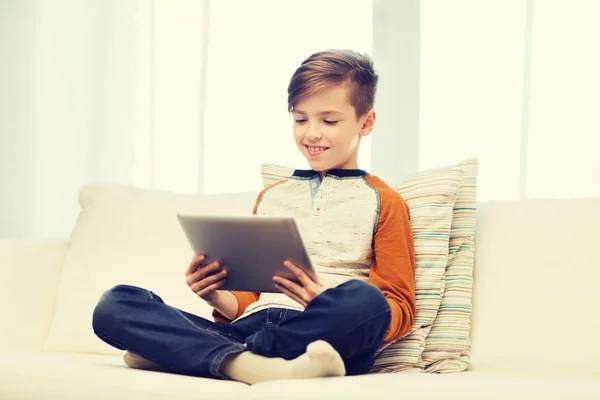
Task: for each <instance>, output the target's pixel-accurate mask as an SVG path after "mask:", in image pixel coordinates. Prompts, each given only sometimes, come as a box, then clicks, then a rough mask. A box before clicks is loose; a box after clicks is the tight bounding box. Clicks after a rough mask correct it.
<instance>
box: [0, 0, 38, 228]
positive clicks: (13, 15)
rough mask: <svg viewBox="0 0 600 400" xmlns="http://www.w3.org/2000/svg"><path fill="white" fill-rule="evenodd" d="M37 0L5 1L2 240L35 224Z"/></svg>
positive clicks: (0, 104) (0, 28)
mask: <svg viewBox="0 0 600 400" xmlns="http://www.w3.org/2000/svg"><path fill="white" fill-rule="evenodd" d="M35 34H36V31H35V2H34V1H25V0H24V1H19V0H15V1H6V0H5V1H0V238H3V237H8V236H27V235H28V234H29V233H30V232H31V231H32V230H33V226H34V217H35V215H34V214H33V212H32V210H33V202H34V198H35V192H34V182H33V177H34V175H35V174H34V169H35V156H34V140H35V136H34V125H35V124H34V122H35V121H34V114H33V108H34V106H33V103H34V75H35V73H34V65H35V59H34V52H33V51H32V49H33V46H34V43H35Z"/></svg>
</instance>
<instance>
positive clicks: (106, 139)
mask: <svg viewBox="0 0 600 400" xmlns="http://www.w3.org/2000/svg"><path fill="white" fill-rule="evenodd" d="M384 3H388V4H387V6H388V7H396V9H402V8H401V7H400V6H398V4H405V5H406V7H404V9H405V10H419V12H420V16H419V13H417V12H415V13H414V15H415V17H414V18H415V19H417V18H418V19H419V20H418V21H414V26H415V27H418V26H419V25H420V28H419V29H418V32H413V35H414V36H413V35H411V33H410V32H407V34H406V35H403V37H402V38H395V39H394V38H390V37H386V40H387V41H388V44H393V42H394V40H397V41H398V42H400V41H404V43H406V41H407V40H414V41H417V40H418V41H419V42H420V56H418V52H411V54H417V56H416V57H414V58H417V59H416V60H411V59H410V57H407V58H406V59H403V58H402V57H397V55H396V56H395V58H394V59H393V60H391V61H390V60H387V59H386V54H385V53H383V54H382V53H379V54H374V55H375V56H376V57H374V58H375V65H376V67H377V65H381V66H385V68H382V69H384V70H385V72H386V74H387V77H383V76H382V80H381V82H382V83H385V84H386V85H387V84H388V83H389V84H394V85H397V87H395V89H396V90H399V91H403V89H405V87H403V85H405V83H406V80H405V81H404V83H403V81H402V79H391V78H390V71H393V69H390V68H389V66H390V65H392V64H393V63H396V65H398V63H403V62H404V63H408V64H407V65H401V68H398V69H397V71H410V70H412V69H414V68H413V67H414V66H417V68H418V71H420V89H419V90H418V91H416V92H415V93H417V94H416V95H415V96H417V97H415V98H414V101H415V102H417V103H418V104H419V108H420V111H419V121H418V124H416V123H415V124H412V123H411V125H410V127H411V128H410V129H403V125H402V123H403V121H398V123H397V128H396V126H395V124H394V123H393V118H398V117H397V116H388V122H386V123H385V124H384V125H381V126H380V127H379V129H377V128H376V129H375V131H374V132H373V139H372V141H373V143H374V144H375V141H379V142H378V143H379V145H378V146H375V145H374V146H373V149H376V153H375V154H372V152H371V140H367V141H366V142H365V143H364V144H363V149H362V152H361V158H360V160H359V162H360V166H361V167H362V168H365V169H368V170H371V168H370V167H371V160H380V159H386V158H385V157H387V158H388V159H389V157H392V158H393V157H399V156H400V157H405V158H407V159H408V158H411V157H412V158H414V159H415V163H414V165H415V168H417V167H416V166H417V165H418V168H420V169H425V168H431V167H437V166H441V165H446V164H451V163H455V162H457V161H459V160H461V159H463V158H465V157H471V156H477V157H478V158H479V159H480V163H481V170H480V175H479V199H480V200H489V199H518V198H529V197H587V196H600V157H598V149H599V148H600V140H599V138H600V118H599V117H598V115H600V113H599V112H598V110H600V74H598V72H597V71H600V44H599V41H600V39H599V38H600V24H598V23H597V21H599V20H600V2H599V1H597V0H422V1H420V2H418V1H417V0H397V1H396V0H355V1H352V2H348V1H345V0H329V1H320V0H306V1H303V2H302V3H301V6H299V3H297V2H291V1H289V2H288V1H280V0H255V1H243V0H219V1H208V0H205V1H200V0H199V1H186V0H103V1H96V0H5V1H3V2H0V56H1V57H2V59H3V62H2V63H1V64H0V74H1V75H2V77H3V78H4V81H5V82H4V90H3V91H2V92H1V93H0V106H1V107H0V117H1V118H0V166H1V168H0V199H2V207H1V208H0V237H16V236H18V237H31V236H34V237H68V235H69V234H70V232H71V230H72V228H73V225H74V223H75V219H76V217H77V214H78V211H79V208H78V205H77V194H78V191H79V190H80V188H81V187H82V186H83V185H85V184H87V183H88V182H91V181H97V180H103V181H110V182H116V183H122V184H126V185H134V186H139V187H149V188H156V189H165V190H174V191H179V192H201V193H222V192H235V191H250V190H258V189H260V176H259V166H260V163H261V162H262V161H270V162H274V163H281V164H286V165H291V166H294V167H304V166H305V164H304V160H303V159H302V157H301V156H300V155H299V153H298V151H297V150H296V149H295V145H294V143H293V140H292V133H291V131H292V130H291V118H290V117H289V115H288V113H287V111H286V106H287V104H286V88H287V83H288V81H289V78H290V76H291V74H292V73H293V71H294V69H295V68H296V67H297V66H298V65H299V63H300V62H301V61H302V60H303V59H304V58H305V57H307V56H308V55H310V54H311V53H313V52H314V51H318V50H323V49H327V48H353V49H356V50H359V51H365V52H371V51H372V50H373V49H374V48H375V47H377V46H376V45H377V43H372V40H380V39H381V38H382V37H385V33H386V32H387V29H388V28H390V27H395V29H390V30H389V31H390V32H395V33H397V32H399V29H398V28H397V25H398V23H399V21H398V20H396V19H395V17H394V15H393V14H386V13H374V12H373V7H375V10H376V11H377V7H381V6H382V5H383V4H384ZM398 7H400V8H398ZM419 8H420V9H419ZM379 10H380V11H381V10H384V9H383V8H379ZM374 15H375V19H374ZM403 17H404V18H413V17H412V14H411V16H408V15H407V14H404V15H403ZM406 26H413V25H412V24H406ZM374 29H375V30H376V31H377V32H378V35H376V36H373V30H374ZM411 48H413V49H414V48H415V47H414V46H411ZM390 63H392V64H390ZM394 82H395V83H394ZM414 87H416V86H414ZM414 87H412V86H411V93H412V89H413V88H414ZM399 93H401V92H399ZM402 93H403V95H402V96H401V98H402V101H401V102H398V101H397V100H395V98H394V97H393V96H391V95H392V94H393V91H392V90H387V91H386V95H385V96H384V97H382V98H379V99H378V100H377V101H378V103H376V106H378V107H380V108H381V109H386V110H389V109H390V108H391V109H393V107H396V108H397V107H404V105H405V104H406V103H405V102H406V101H407V99H409V98H408V97H407V96H404V92H402ZM410 96H412V94H411V95H410ZM396 102H398V103H399V104H393V103H396ZM391 104H393V107H390V105H391ZM397 115H398V116H400V115H402V113H397ZM383 120H384V118H383V116H382V121H383ZM417 126H418V129H413V127H414V128H416V127H417ZM398 135H413V136H414V138H413V139H414V140H407V141H405V142H406V143H416V142H417V141H418V149H419V150H418V151H413V149H412V148H408V150H406V149H398V148H396V147H398V146H387V147H386V146H382V144H385V143H386V140H387V139H389V138H392V137H395V136H398ZM386 138H387V139H386ZM388 143H399V141H396V142H394V141H388ZM402 151H409V152H410V154H404V155H402ZM413 153H418V154H413ZM384 156H385V157H384ZM407 165H408V164H407ZM372 172H373V173H375V174H377V173H378V170H377V168H374V169H372ZM408 172H413V171H398V173H397V175H396V177H400V176H401V175H402V174H404V175H405V174H406V173H408ZM391 179H392V182H391V183H395V182H393V180H394V176H391Z"/></svg>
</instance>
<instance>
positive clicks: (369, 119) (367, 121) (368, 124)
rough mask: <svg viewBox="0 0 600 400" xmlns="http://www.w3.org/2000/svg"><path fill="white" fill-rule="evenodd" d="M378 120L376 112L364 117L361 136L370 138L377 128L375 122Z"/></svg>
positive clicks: (373, 111)
mask: <svg viewBox="0 0 600 400" xmlns="http://www.w3.org/2000/svg"><path fill="white" fill-rule="evenodd" d="M376 119H377V113H376V112H375V110H369V111H368V112H367V113H366V114H365V115H363V117H362V118H361V120H362V127H361V129H360V136H369V134H370V133H371V131H372V130H373V128H374V127H375V120H376Z"/></svg>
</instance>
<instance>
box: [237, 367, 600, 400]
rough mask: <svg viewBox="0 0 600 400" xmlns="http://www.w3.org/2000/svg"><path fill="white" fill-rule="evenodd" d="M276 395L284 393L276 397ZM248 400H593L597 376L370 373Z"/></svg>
mask: <svg viewBox="0 0 600 400" xmlns="http://www.w3.org/2000/svg"><path fill="white" fill-rule="evenodd" d="M281 393H285V396H282V395H281ZM248 394H250V397H249V398H250V399H262V400H268V399H272V400H275V399H277V400H279V399H282V398H285V399H286V400H294V399H297V400H300V399H303V400H304V399H327V400H350V399H356V400H363V399H376V400H398V399H419V400H437V399H444V400H482V399H485V400H506V399H527V400H565V399H569V400H592V399H594V400H597V399H599V398H600V380H598V379H597V378H594V377H589V376H588V377H576V376H561V375H538V374H532V375H526V374H514V373H507V374H493V375H490V374H483V373H477V372H470V371H467V372H464V373H461V374H426V373H410V372H408V373H407V372H402V373H398V374H370V375H363V376H355V377H342V378H331V379H311V380H305V381H302V380H288V381H273V382H265V383H260V384H258V385H254V386H252V387H251V388H250V391H249V392H248Z"/></svg>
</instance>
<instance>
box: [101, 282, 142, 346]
mask: <svg viewBox="0 0 600 400" xmlns="http://www.w3.org/2000/svg"><path fill="white" fill-rule="evenodd" d="M146 293H147V291H146V290H144V289H142V288H138V287H135V286H129V285H117V286H115V287H113V288H111V289H108V290H107V291H106V292H104V294H102V296H101V297H100V300H98V304H96V307H95V308H94V313H93V315H92V327H93V329H94V332H95V333H96V334H97V335H100V336H109V335H110V333H111V332H114V331H115V329H118V327H119V319H120V316H121V315H123V313H125V312H127V310H126V308H127V307H128V304H131V303H130V301H131V300H136V299H143V298H144V297H146V298H147V294H146ZM128 300H129V301H128Z"/></svg>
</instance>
